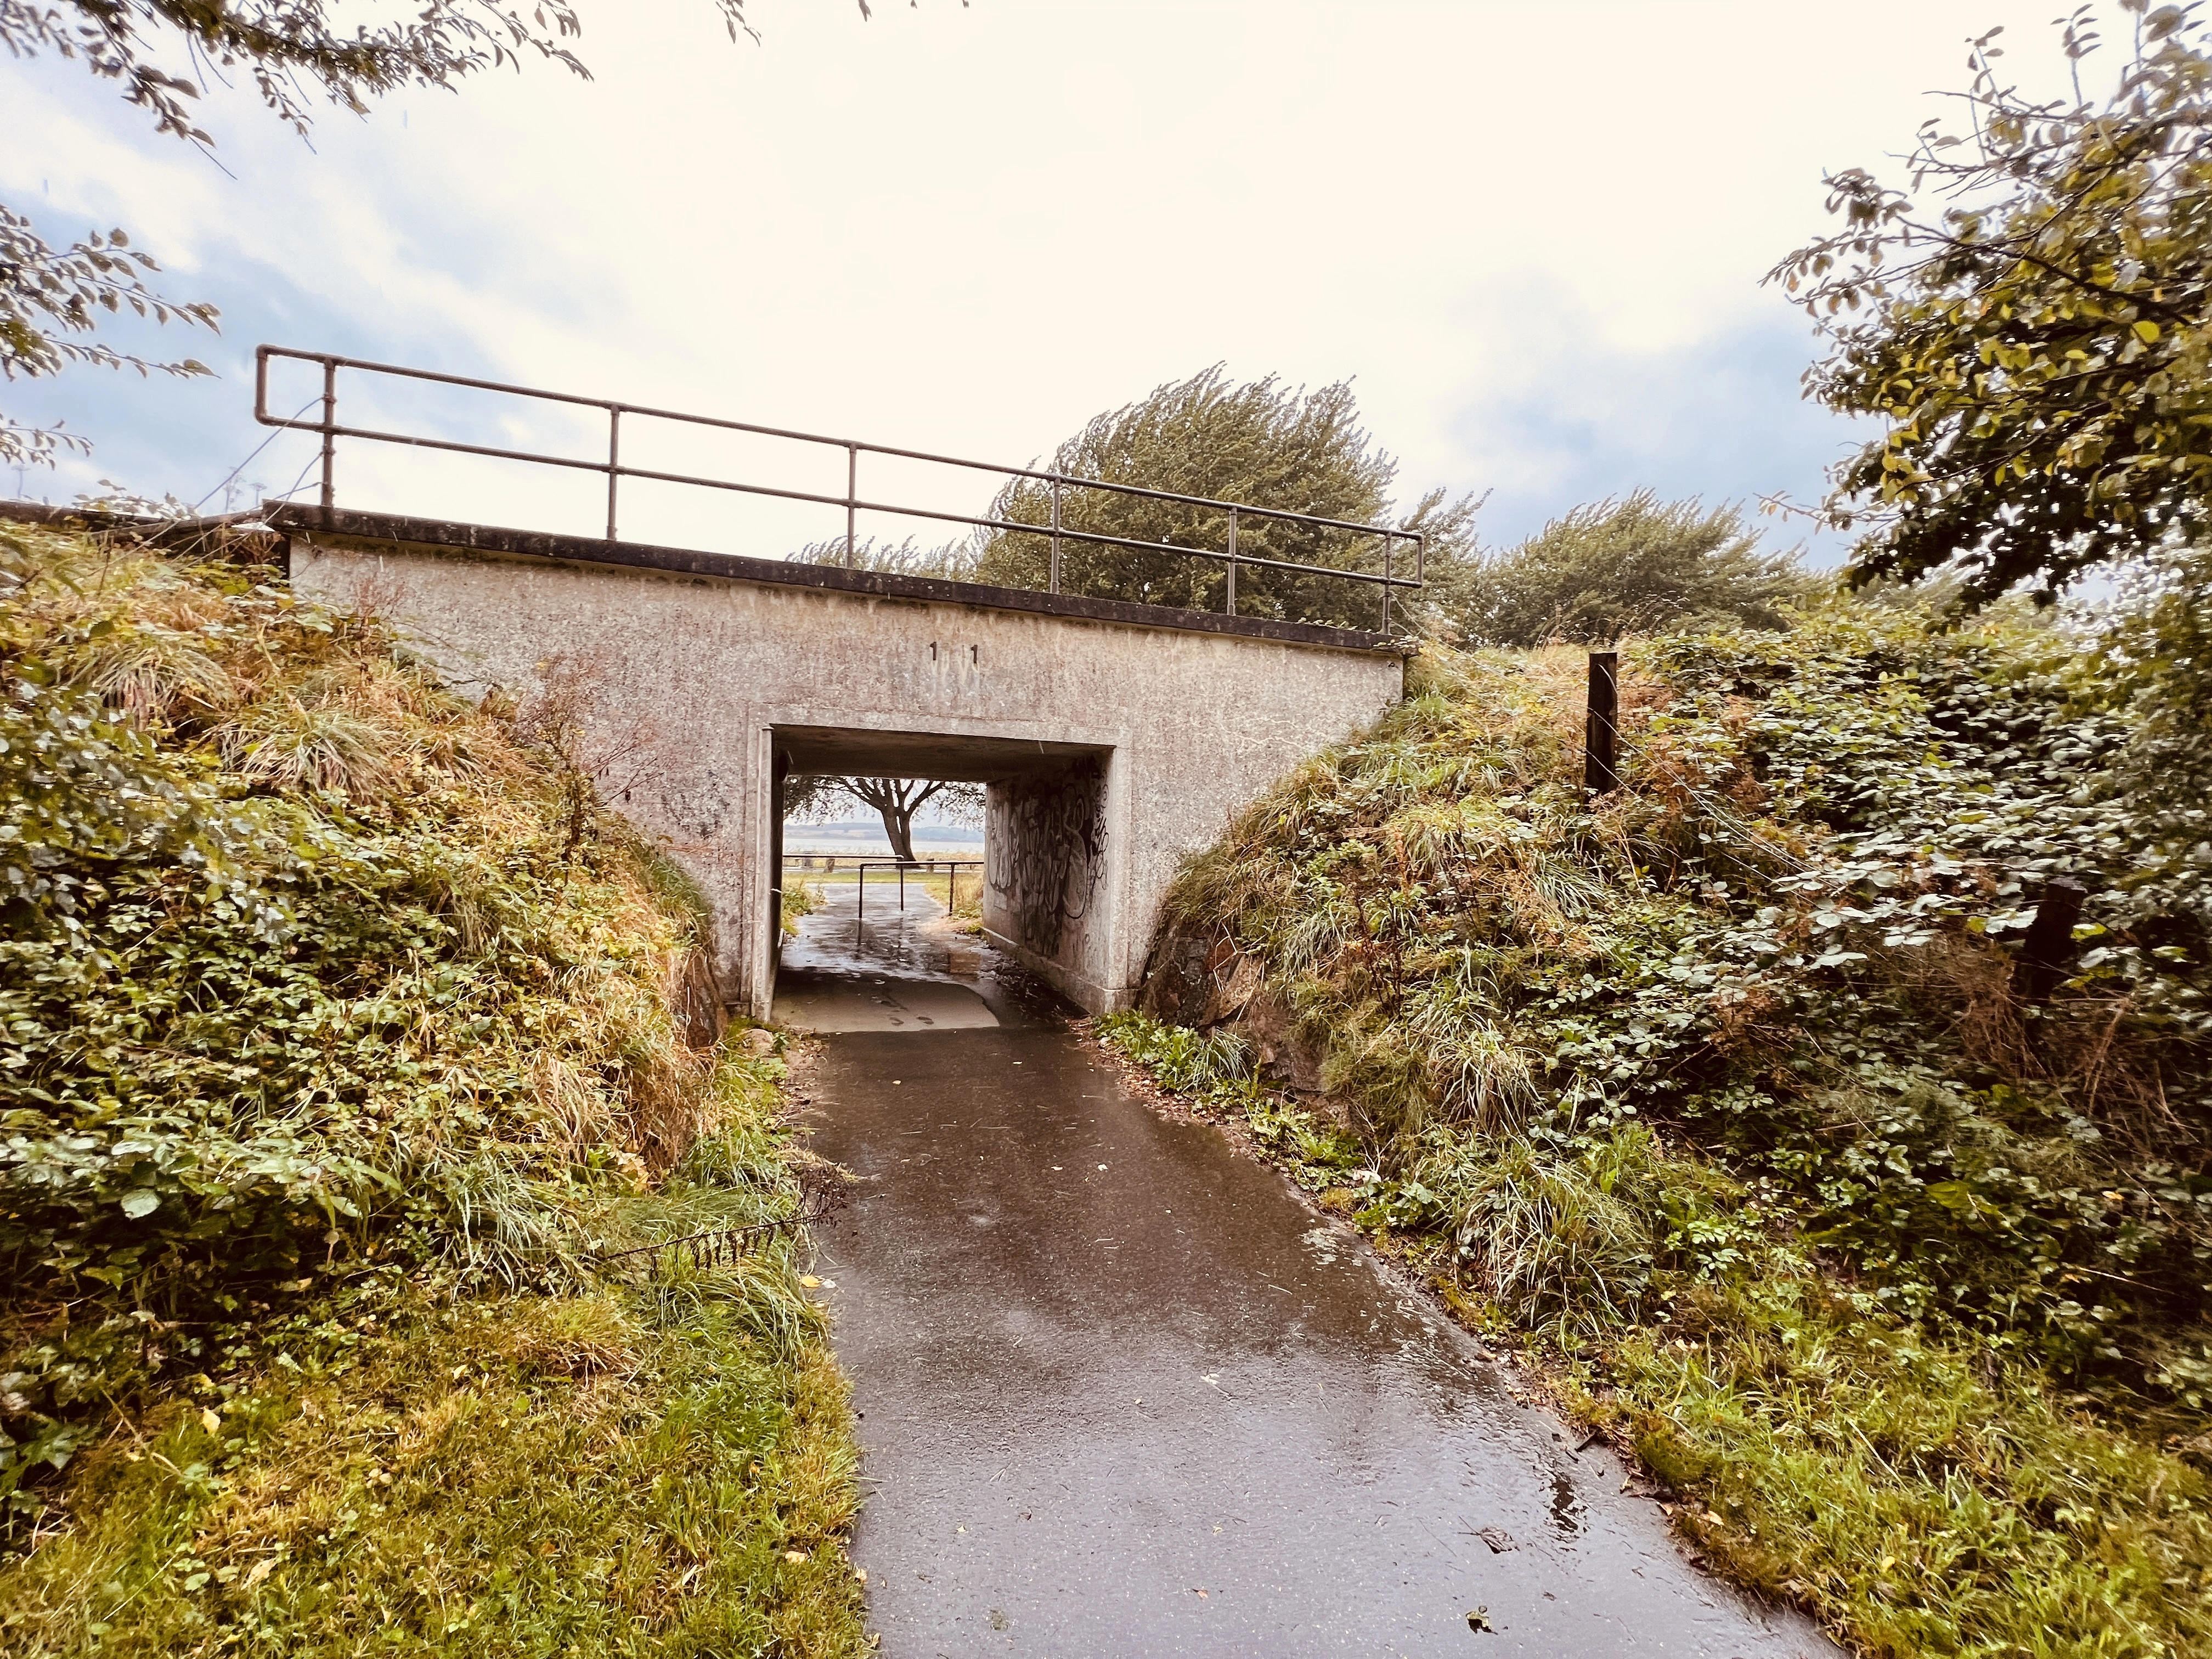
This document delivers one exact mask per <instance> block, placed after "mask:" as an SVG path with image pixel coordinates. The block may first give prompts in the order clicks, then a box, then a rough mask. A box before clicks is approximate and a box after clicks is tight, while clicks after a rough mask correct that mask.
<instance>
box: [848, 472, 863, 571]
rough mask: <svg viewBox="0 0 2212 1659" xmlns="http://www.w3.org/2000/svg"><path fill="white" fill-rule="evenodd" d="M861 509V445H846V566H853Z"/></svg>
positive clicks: (849, 567)
mask: <svg viewBox="0 0 2212 1659" xmlns="http://www.w3.org/2000/svg"><path fill="white" fill-rule="evenodd" d="M859 516H860V445H858V444H847V445H846V446H845V568H846V569H848V570H850V569H851V568H853V560H854V551H855V549H856V547H857V546H858V544H857V543H856V542H855V541H854V534H853V526H854V521H855V520H857V519H858V518H859Z"/></svg>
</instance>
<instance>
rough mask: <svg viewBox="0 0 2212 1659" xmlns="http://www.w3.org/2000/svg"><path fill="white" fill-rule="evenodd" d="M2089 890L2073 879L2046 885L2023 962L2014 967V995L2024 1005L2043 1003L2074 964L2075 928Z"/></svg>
mask: <svg viewBox="0 0 2212 1659" xmlns="http://www.w3.org/2000/svg"><path fill="white" fill-rule="evenodd" d="M2088 896H2089V890H2088V889H2087V888H2086V887H2084V886H2083V885H2082V884H2081V883H2080V882H2078V881H2076V880H2075V879H2074V878H2073V877H2071V876H2054V877H2052V878H2051V879H2050V880H2049V881H2047V882H2045V883H2044V884H2043V892H2042V896H2040V897H2039V898H2038V899H2037V900H2036V903H2035V920H2034V921H2031V922H2030V923H2028V925H2027V938H2026V939H2022V940H2021V946H2020V960H2019V961H2018V962H2017V963H2015V964H2014V965H2013V970H2012V993H2013V995H2014V996H2015V998H2017V999H2018V1000H2021V1001H2022V1002H2044V1001H2047V1000H2049V999H2050V996H2051V993H2052V992H2053V991H2055V990H2057V988H2058V982H2059V981H2061V980H2063V979H2064V978H2065V977H2066V970H2067V969H2068V968H2069V967H2070V966H2072V965H2073V961H2074V928H2075V924H2076V923H2078V922H2079V921H2081V902H2082V901H2083V900H2084V899H2086V898H2087V897H2088Z"/></svg>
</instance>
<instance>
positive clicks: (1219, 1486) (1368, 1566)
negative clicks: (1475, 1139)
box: [794, 906, 1836, 1659]
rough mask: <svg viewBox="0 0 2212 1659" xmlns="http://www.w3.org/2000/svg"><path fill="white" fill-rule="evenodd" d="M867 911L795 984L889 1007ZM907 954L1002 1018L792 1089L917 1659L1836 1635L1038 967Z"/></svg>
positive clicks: (892, 1604) (1683, 1643) (880, 1599)
mask: <svg viewBox="0 0 2212 1659" xmlns="http://www.w3.org/2000/svg"><path fill="white" fill-rule="evenodd" d="M846 909H847V915H845V916H844V917H843V918H842V926H843V927H845V928H846V929H847V930H848V933H846V934H844V935H837V934H836V930H837V928H838V927H840V925H841V920H840V918H839V917H838V915H836V911H835V910H834V909H833V910H832V912H830V913H829V915H827V916H826V917H823V918H809V919H808V920H809V921H810V923H813V924H816V925H817V926H818V927H819V928H820V929H821V930H822V932H823V934H824V935H829V936H832V937H827V938H824V939H815V940H812V941H810V942H809V943H808V945H807V946H806V947H805V949H803V950H801V951H797V952H795V953H794V954H795V955H796V956H797V957H798V959H799V963H800V964H802V965H801V966H800V968H799V973H798V975H797V977H798V978H799V980H801V981H803V986H802V988H804V989H805V990H806V991H807V992H808V994H810V995H814V996H822V995H824V994H827V993H828V992H829V990H832V989H834V988H835V987H836V983H838V982H840V981H842V982H843V983H844V984H845V986H846V989H847V992H848V994H849V995H850V996H851V997H852V998H854V999H855V1000H859V1001H861V1002H865V1001H866V1000H867V999H868V998H870V997H871V996H873V995H875V994H878V992H880V991H881V990H882V989H884V987H890V988H891V989H892V990H893V992H894V994H897V992H898V987H897V986H896V979H897V973H896V971H890V972H886V971H884V969H887V968H888V967H889V963H884V962H880V961H877V960H874V959H872V957H870V954H869V952H868V950H867V948H866V940H865V939H857V940H856V939H854V938H853V937H852V936H851V934H850V933H849V929H850V924H851V918H850V915H849V906H848V907H846ZM938 948H945V949H949V950H950V951H951V952H952V953H953V955H952V956H951V957H933V956H932V954H931V951H933V950H934V949H938ZM886 950H887V951H888V952H890V953H891V954H896V955H901V956H902V958H903V963H904V971H906V972H908V973H909V974H913V975H916V976H917V977H921V978H925V979H928V980H933V981H935V982H936V983H938V984H940V985H946V984H952V983H957V982H958V981H962V980H963V979H964V980H966V981H968V982H969V984H970V985H971V986H975V987H978V988H979V990H980V997H979V1000H981V1001H982V1002H983V1003H985V1004H986V1005H987V1006H989V1007H990V1009H991V1011H992V1012H993V1014H994V1018H996V1019H997V1021H998V1022H999V1023H998V1024H996V1025H994V1026H984V1025H981V1024H966V1025H964V1026H963V1027H962V1028H960V1029H951V1030H936V1029H921V1028H916V1027H915V1026H913V1025H910V1024H908V1025H902V1026H900V1027H898V1028H896V1029H878V1030H844V1031H841V1032H839V1033H838V1034H836V1035H833V1036H828V1037H826V1038H825V1040H824V1043H823V1051H822V1052H821V1053H820V1054H818V1055H817V1056H816V1057H815V1058H814V1059H813V1060H811V1062H809V1063H808V1065H807V1066H806V1067H805V1070H803V1071H802V1073H801V1074H800V1079H799V1087H800V1090H801V1091H802V1093H804V1094H805V1095H806V1096H807V1097H808V1098H809V1099H810V1101H811V1108H812V1112H813V1121H814V1123H815V1126H816V1135H815V1141H814V1145H815V1146H816V1148H817V1150H818V1151H819V1152H822V1153H823V1155H824V1156H826V1157H829V1158H833V1159H836V1161H837V1162H839V1163H841V1164H845V1165H846V1166H847V1167H848V1168H849V1169H851V1170H854V1171H855V1172H856V1173H857V1174H859V1175H860V1176H861V1177H862V1178H863V1180H862V1184H861V1185H860V1188H858V1189H857V1191H856V1193H855V1194H854V1201H853V1202H852V1204H851V1205H850V1206H849V1207H848V1209H847V1210H845V1211H844V1212H842V1214H841V1215H840V1216H838V1217H837V1218H836V1219H835V1220H834V1221H833V1222H831V1223H830V1224H829V1225H827V1226H825V1227H823V1228H820V1229H817V1240H818V1243H819V1246H820V1251H821V1261H820V1266H819V1267H818V1269H817V1271H819V1272H820V1273H822V1274H823V1276H824V1277H826V1278H828V1279H831V1280H834V1281H835V1285H836V1288H835V1289H834V1290H831V1291H828V1292H826V1294H827V1295H828V1296H829V1298H830V1299H831V1302H832V1304H833V1306H834V1308H835V1310H836V1346H837V1351H838V1353H839V1356H840V1358H842V1361H843V1362H844V1364H845V1365H846V1367H847V1368H848V1370H849V1371H850V1373H851V1375H852V1376H853V1378H854V1386H855V1392H856V1401H857V1404H858V1406H859V1408H860V1411H861V1412H862V1413H863V1418H862V1421H861V1425H860V1428H861V1438H862V1441H863V1443H865V1444H866V1447H867V1462H866V1476H867V1479H868V1482H869V1491H870V1497H869V1499H868V1503H867V1507H866V1511H865V1513H864V1514H863V1516H862V1518H861V1521H860V1526H859V1528H858V1529H857V1531H856V1534H855V1536H854V1548H853V1553H854V1559H855V1560H856V1561H857V1562H858V1563H859V1565H861V1566H862V1567H864V1568H866V1571H867V1572H868V1584H869V1594H870V1599H871V1605H872V1620H873V1622H874V1624H875V1625H876V1626H877V1627H878V1628H879V1629H880V1630H881V1631H882V1632H883V1641H884V1647H883V1651H884V1654H886V1655H887V1656H890V1659H933V1656H945V1659H968V1656H971V1655H985V1654H992V1653H1008V1654H1020V1655H1024V1656H1057V1659H1090V1656H1097V1659H1109V1656H1110V1659H1121V1656H1130V1659H1134V1656H1145V1655H1170V1654H1174V1655H1207V1656H1213V1655H1253V1656H1261V1655H1264V1656H1268V1659H1303V1656H1307V1655H1324V1654H1327V1655H1340V1654H1362V1655H1364V1654H1376V1655H1382V1654H1467V1655H1469V1656H1473V1659H1480V1656H1482V1655H1485V1654H1498V1655H1504V1654H1516V1655H1517V1654H1525V1655H1547V1656H1567V1655H1583V1654H1589V1655H1617V1654H1632V1655H1669V1656H1676V1655H1679V1656H1692V1655H1695V1656H1712V1659H1731V1656H1734V1659H1784V1656H1796V1655H1816V1654H1817V1655H1821V1656H1832V1655H1834V1653H1835V1651H1836V1650H1834V1649H1832V1647H1830V1646H1829V1645H1828V1644H1826V1642H1825V1641H1824V1640H1823V1639H1822V1638H1820V1636H1819V1634H1818V1633H1817V1632H1815V1631H1814V1629H1813V1628H1812V1627H1811V1626H1809V1625H1808V1624H1807V1623H1806V1622H1805V1621H1803V1620H1801V1619H1798V1618H1797V1617H1796V1616H1795V1615H1775V1616H1769V1615H1765V1614H1763V1613H1760V1612H1759V1611H1758V1610H1756V1609H1754V1608H1753V1607H1749V1606H1747V1604H1746V1603H1745V1602H1744V1601H1742V1600H1741V1599H1740V1598H1739V1597H1737V1596H1735V1595H1733V1594H1732V1593H1730V1592H1729V1591H1728V1590H1726V1589H1723V1588H1722V1587H1720V1586H1719V1585H1717V1584H1716V1583H1713V1582H1712V1581H1711V1580H1710V1579H1708V1578H1706V1577H1703V1576H1702V1575H1701V1574H1699V1572H1697V1571H1695V1570H1693V1569H1692V1568H1691V1567H1690V1566H1689V1565H1687V1563H1686V1561H1685V1559H1683V1556H1682V1554H1681V1553H1680V1550H1679V1548H1678V1547H1676V1545H1675V1544H1674V1541H1673V1540H1672V1539H1671V1537H1670V1536H1669V1534H1668V1529H1667V1527H1666V1523H1665V1520H1664V1517H1663V1516H1662V1515H1661V1513H1660V1511H1659V1510H1658V1508H1657V1506H1656V1504H1652V1503H1650V1502H1649V1501H1648V1500H1641V1499H1638V1498H1632V1497H1625V1496H1623V1495H1621V1493H1620V1486H1621V1484H1622V1480H1623V1478H1624V1470H1623V1469H1622V1468H1621V1466H1620V1463H1619V1462H1618V1461H1617V1460H1615V1459H1614V1458H1613V1457H1612V1456H1611V1455H1609V1454H1608V1453H1607V1452H1605V1451H1603V1450H1601V1449H1596V1448H1592V1449H1586V1450H1583V1452H1581V1453H1580V1454H1579V1455H1577V1454H1576V1453H1575V1452H1574V1451H1573V1450H1572V1449H1571V1443H1569V1441H1568V1440H1567V1439H1566V1438H1565V1431H1564V1429H1563V1426H1562V1425H1560V1424H1559V1421H1558V1420H1557V1419H1554V1418H1553V1417H1552V1416H1551V1415H1550V1414H1549V1413H1547V1412H1546V1411H1544V1410H1543V1409H1542V1408H1541V1407H1536V1406H1534V1405H1524V1404H1522V1403H1521V1402H1520V1401H1517V1400H1516V1398H1515V1397H1514V1394H1513V1391H1512V1390H1513V1387H1514V1384H1513V1373H1512V1372H1511V1371H1510V1370H1509V1369H1507V1368H1504V1367H1500V1366H1498V1365H1495V1364H1492V1363H1491V1362H1490V1361H1489V1360H1488V1359H1487V1358H1486V1357H1485V1356H1484V1354H1483V1352H1482V1351H1481V1349H1480V1346H1479V1345H1477V1344H1476V1343H1474V1341H1473V1340H1471V1339H1469V1338H1468V1337H1467V1336H1465V1335H1464V1334H1462V1333H1461V1332H1459V1331H1458V1330H1456V1329H1455V1328H1452V1327H1451V1326H1450V1325H1449V1324H1448V1323H1447V1322H1445V1321H1444V1320H1443V1318H1442V1317H1441V1316H1439V1315H1438V1314H1437V1312H1436V1310H1433V1309H1432V1308H1431V1307H1430V1306H1429V1305H1427V1304H1425V1302H1424V1301H1423V1300H1422V1299H1421V1298H1419V1297H1414V1296H1413V1295H1411V1294H1410V1293H1408V1292H1407V1291H1405V1290H1404V1289H1403V1287H1402V1286H1401V1285H1398V1284H1397V1283H1395V1281H1394V1280H1392V1279H1389V1277H1388V1276H1387V1275H1386V1274H1385V1273H1383V1270H1382V1269H1381V1268H1380V1267H1379V1266H1378V1265H1377V1264H1376V1262H1375V1261H1374V1260H1373V1258H1372V1257H1371V1256H1370V1255H1368V1254H1367V1252H1366V1251H1365V1249H1364V1246H1363V1245H1361V1244H1360V1243H1358V1241H1357V1239H1356V1238H1354V1237H1351V1236H1350V1235H1349V1234H1347V1233H1346V1232H1343V1231H1336V1230H1334V1229H1332V1228H1331V1227H1329V1226H1327V1225H1323V1224H1322V1221H1321V1218H1318V1217H1317V1216H1316V1214H1315V1213H1314V1212H1312V1211H1310V1210H1309V1209H1308V1208H1307V1207H1306V1206H1304V1204H1303V1203H1302V1202H1301V1201H1300V1200H1299V1199H1298V1198H1297V1195H1296V1194H1294V1193H1293V1192H1292V1191H1291V1189H1290V1188H1288V1187H1287V1186H1286V1185H1285V1183H1284V1182H1283V1181H1282V1180H1281V1178H1280V1177H1279V1176H1277V1175H1275V1174H1274V1173H1273V1171H1271V1170H1267V1169H1266V1168H1264V1167H1262V1166H1261V1165H1258V1164H1255V1163H1253V1162H1252V1161H1250V1160H1249V1159H1248V1158H1243V1157H1242V1156H1240V1155H1238V1154H1237V1152H1234V1151H1233V1150H1232V1149H1231V1147H1230V1146H1229V1145H1228V1143H1227V1142H1226V1141H1225V1139H1224V1138H1223V1137H1222V1136H1221V1135H1220V1134H1219V1133H1217V1132H1216V1131H1214V1130H1212V1129H1211V1128H1209V1127H1206V1126H1204V1125H1200V1124H1192V1123H1185V1122H1177V1121H1170V1120H1168V1119H1166V1118H1164V1117H1162V1116H1160V1115H1158V1114H1157V1113H1155V1112H1153V1111H1152V1110H1151V1109H1148V1108H1147V1107H1146V1105H1145V1104H1144V1103H1142V1102H1141V1101H1139V1100H1138V1099H1136V1098H1135V1097H1133V1096H1132V1095H1131V1094H1130V1093H1129V1092H1128V1091H1127V1090H1126V1089H1124V1088H1123V1087H1122V1086H1121V1084H1120V1082H1119V1080H1118V1079H1116V1077H1115V1075H1114V1074H1113V1073H1112V1072H1111V1070H1110V1069H1109V1067H1108V1066H1106V1065H1105V1064H1104V1063H1103V1061H1102V1060H1100V1058H1099V1057H1098V1056H1097V1054H1096V1053H1095V1052H1094V1051H1092V1050H1091V1049H1089V1048H1085V1046H1084V1045H1083V1044H1082V1043H1080V1042H1078V1041H1077V1040H1076V1039H1075V1038H1074V1037H1073V1036H1072V1035H1071V1034H1070V1033H1069V1032H1067V1031H1066V1029H1065V1028H1064V1026H1063V1025H1062V1024H1060V1022H1059V1021H1058V1020H1056V1019H1054V1018H1049V1017H1048V1016H1046V1015H1044V1014H1042V1013H1041V1012H1039V1011H1037V1010H1036V1008H1035V1006H1033V1005H1031V1006H1024V1005H1023V1004H1022V1003H1021V1002H1020V1001H1019V1000H1016V999H1014V998H1012V997H1010V996H1009V995H1007V994H1006V992H1005V989H1004V987H1005V986H1006V985H1007V984H1011V983H1012V976H1011V975H1010V976H1008V978H1007V979H1006V981H994V980H992V979H991V978H990V977H989V976H988V975H982V976H981V977H976V976H975V975H973V974H972V973H969V972H963V971H962V970H963V969H969V968H970V967H971V963H970V962H969V961H968V960H956V959H954V958H955V957H957V953H958V952H959V951H962V950H972V947H965V946H958V945H955V946H950V947H941V945H939V946H933V945H930V944H929V942H928V936H927V930H924V933H923V936H922V937H921V939H917V938H916V937H915V935H914V934H912V933H908V934H907V935H905V936H903V937H902V938H901V939H896V940H887V941H886ZM878 979H880V980H882V981H883V985H881V986H878V985H875V984H873V983H872V981H876V980H878ZM1478 1610H1480V1620H1481V1622H1483V1623H1486V1625H1487V1626H1488V1627H1489V1628H1488V1629H1487V1630H1486V1631H1478V1630H1476V1629H1474V1627H1472V1626H1470V1623H1469V1620H1468V1614H1469V1613H1470V1612H1476V1611H1478Z"/></svg>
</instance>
